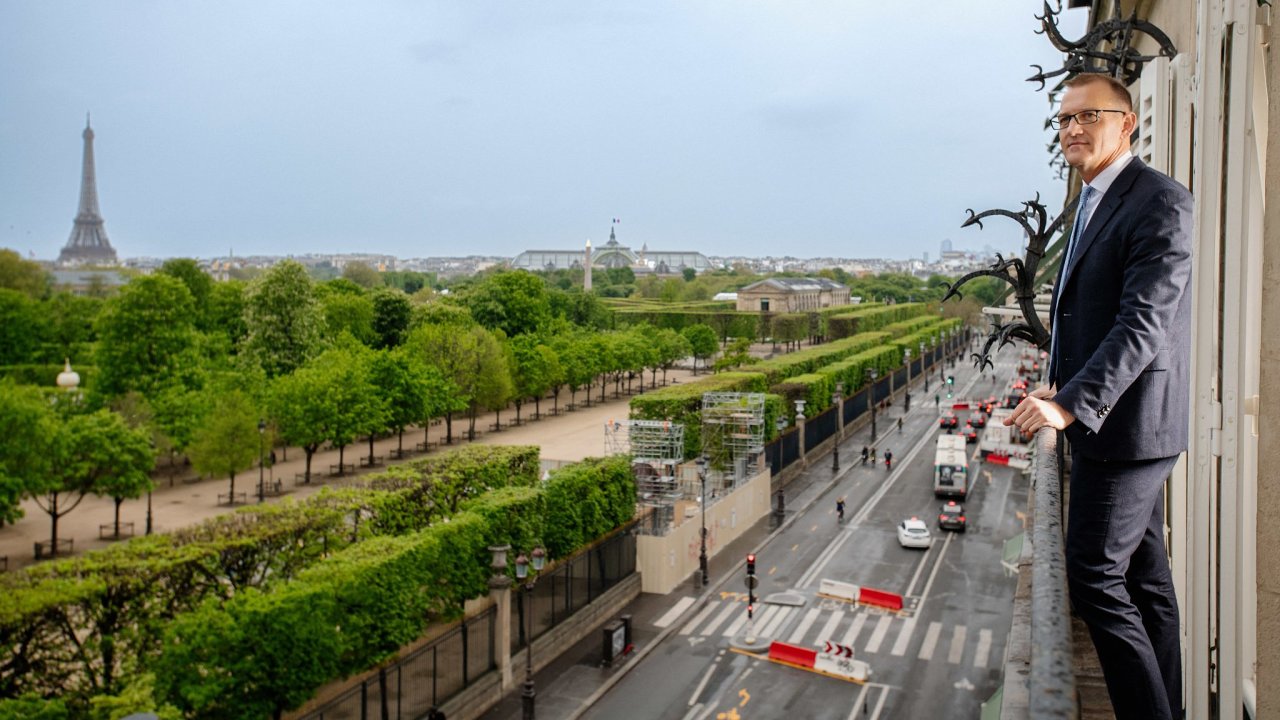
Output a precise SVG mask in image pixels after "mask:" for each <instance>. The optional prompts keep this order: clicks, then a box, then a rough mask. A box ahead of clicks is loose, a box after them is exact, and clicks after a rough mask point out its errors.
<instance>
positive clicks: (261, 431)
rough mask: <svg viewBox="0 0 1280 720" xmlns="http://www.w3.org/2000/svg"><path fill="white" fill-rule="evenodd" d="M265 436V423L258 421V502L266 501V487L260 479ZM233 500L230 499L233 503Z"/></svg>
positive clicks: (264, 421)
mask: <svg viewBox="0 0 1280 720" xmlns="http://www.w3.org/2000/svg"><path fill="white" fill-rule="evenodd" d="M266 435H267V421H266V420H263V419H261V418H259V419H258V502H262V501H263V500H266V485H265V484H264V482H265V481H264V480H263V477H262V441H263V439H264V438H265V437H266ZM234 499H235V498H232V500H233V501H234Z"/></svg>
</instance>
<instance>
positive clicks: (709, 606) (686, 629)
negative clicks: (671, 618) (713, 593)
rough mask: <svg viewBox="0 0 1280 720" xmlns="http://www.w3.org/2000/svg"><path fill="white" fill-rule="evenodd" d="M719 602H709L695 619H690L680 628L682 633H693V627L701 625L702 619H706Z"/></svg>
mask: <svg viewBox="0 0 1280 720" xmlns="http://www.w3.org/2000/svg"><path fill="white" fill-rule="evenodd" d="M719 604H720V603H719V602H709V603H707V606H706V607H704V608H702V612H700V613H698V614H697V615H695V616H694V617H693V619H692V620H690V621H689V622H688V623H687V624H686V625H685V626H684V627H682V628H680V634H681V635H689V634H690V633H692V632H693V629H694V628H696V627H698V625H701V624H702V621H703V620H706V619H707V616H708V615H710V614H711V612H712V611H713V610H715V609H716V606H717V605H719Z"/></svg>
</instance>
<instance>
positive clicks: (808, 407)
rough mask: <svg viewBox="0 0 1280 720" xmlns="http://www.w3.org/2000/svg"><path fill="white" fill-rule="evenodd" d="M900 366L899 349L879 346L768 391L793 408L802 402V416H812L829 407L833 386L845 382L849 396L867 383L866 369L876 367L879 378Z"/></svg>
mask: <svg viewBox="0 0 1280 720" xmlns="http://www.w3.org/2000/svg"><path fill="white" fill-rule="evenodd" d="M900 365H902V351H901V350H899V349H898V348H897V347H896V346H892V345H890V346H885V345H878V346H876V347H873V348H869V349H867V350H863V351H862V352H859V353H856V354H855V355H853V356H851V357H848V358H845V359H843V360H841V361H839V362H835V363H831V364H830V365H826V366H823V367H820V368H818V369H817V370H815V371H814V372H811V373H805V374H803V375H796V376H794V377H791V378H788V379H787V380H786V381H784V382H781V383H778V384H777V385H774V386H773V387H771V388H769V391H770V392H772V393H776V394H778V395H781V396H784V397H786V398H788V400H790V401H791V403H792V406H793V407H794V401H795V400H798V399H803V400H804V401H805V413H806V414H807V415H808V416H810V417H812V416H814V415H816V414H818V413H820V412H822V411H824V410H826V409H827V408H829V407H831V404H832V403H831V397H832V395H833V394H834V393H835V390H836V383H844V391H845V396H846V397H848V396H849V395H852V394H853V393H854V392H856V391H857V390H859V389H861V388H862V387H863V386H865V385H867V384H868V382H869V381H868V379H867V370H868V369H871V368H875V370H876V372H877V373H879V375H880V377H885V376H887V375H888V374H889V372H890V371H892V370H893V369H894V368H896V367H899V366H900ZM793 418H794V413H793Z"/></svg>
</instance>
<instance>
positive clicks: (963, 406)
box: [951, 402, 969, 410]
mask: <svg viewBox="0 0 1280 720" xmlns="http://www.w3.org/2000/svg"><path fill="white" fill-rule="evenodd" d="M951 409H952V410H968V409H969V403H967V402H958V403H952V404H951Z"/></svg>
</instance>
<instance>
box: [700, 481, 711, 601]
mask: <svg viewBox="0 0 1280 720" xmlns="http://www.w3.org/2000/svg"><path fill="white" fill-rule="evenodd" d="M697 465H698V482H699V483H701V484H702V497H701V498H699V501H700V502H699V504H700V505H701V506H702V530H701V537H702V552H701V554H699V555H698V569H699V570H700V571H701V573H702V586H703V587H706V586H707V585H709V584H711V578H710V577H708V576H707V458H706V456H700V457H699V458H698V460H697Z"/></svg>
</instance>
